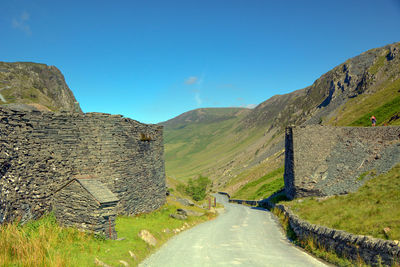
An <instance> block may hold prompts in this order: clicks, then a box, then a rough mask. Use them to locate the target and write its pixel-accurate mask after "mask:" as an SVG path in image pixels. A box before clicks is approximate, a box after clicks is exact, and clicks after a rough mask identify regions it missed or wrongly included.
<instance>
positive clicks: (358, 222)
mask: <svg viewBox="0 0 400 267" xmlns="http://www.w3.org/2000/svg"><path fill="white" fill-rule="evenodd" d="M286 205H288V206H289V207H290V208H291V209H292V211H293V212H295V213H296V214H297V215H299V216H300V217H301V218H303V219H305V220H307V221H309V222H310V223H313V224H319V225H324V226H327V227H330V228H334V229H340V230H344V231H347V232H350V233H354V234H360V235H370V236H373V237H377V238H381V239H391V240H399V239H400V209H399V207H400V164H398V165H396V166H395V167H394V168H392V169H391V170H390V171H389V172H387V173H384V174H381V175H378V176H375V177H373V178H372V179H370V180H369V181H367V182H366V183H365V184H364V185H363V186H362V187H361V188H360V189H359V190H358V191H356V192H354V193H350V194H347V195H343V196H333V197H330V198H328V199H316V198H305V199H303V200H302V201H301V202H299V201H296V200H295V201H290V202H286ZM384 229H386V230H384Z"/></svg>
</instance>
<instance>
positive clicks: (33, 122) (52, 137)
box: [0, 107, 165, 223]
mask: <svg viewBox="0 0 400 267" xmlns="http://www.w3.org/2000/svg"><path fill="white" fill-rule="evenodd" d="M163 150H164V149H163V136H162V126H157V125H146V124H142V123H139V122H137V121H134V120H131V119H128V118H124V117H122V116H120V115H109V114H103V113H86V114H77V113H64V112H62V113H49V112H48V113H41V112H38V111H33V112H21V111H16V110H10V109H6V108H2V107H0V223H1V222H4V221H13V220H15V219H17V218H18V219H20V220H21V222H24V221H27V220H29V219H31V218H38V217H40V216H41V215H42V214H43V213H45V212H46V211H49V210H51V205H50V204H51V203H50V199H51V197H52V194H53V193H54V192H55V191H56V190H58V189H59V188H60V187H61V186H62V185H65V184H67V183H68V182H69V181H71V180H72V179H73V178H72V177H74V176H76V175H82V174H83V175H84V174H91V175H93V176H96V177H99V179H100V181H101V182H102V183H104V184H105V185H106V186H107V187H108V188H109V189H110V190H111V191H112V192H113V193H114V194H115V195H116V196H117V197H118V199H119V200H120V201H119V202H118V204H117V214H128V215H129V214H137V213H142V212H148V211H152V210H154V209H157V208H158V207H160V206H161V205H162V204H163V203H164V202H165V170H164V159H163Z"/></svg>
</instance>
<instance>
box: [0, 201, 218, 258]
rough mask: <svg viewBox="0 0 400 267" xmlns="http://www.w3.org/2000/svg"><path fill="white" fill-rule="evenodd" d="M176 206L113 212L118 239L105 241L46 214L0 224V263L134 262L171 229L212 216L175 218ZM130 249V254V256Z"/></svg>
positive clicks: (168, 233)
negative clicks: (150, 239)
mask: <svg viewBox="0 0 400 267" xmlns="http://www.w3.org/2000/svg"><path fill="white" fill-rule="evenodd" d="M177 208H182V206H181V205H180V204H179V203H176V202H174V201H172V200H168V203H167V204H166V205H164V206H163V207H161V208H160V209H158V210H156V211H154V212H151V213H147V214H141V215H138V216H130V217H128V216H120V217H118V218H117V220H116V230H117V233H118V237H119V238H122V240H107V239H105V238H103V237H102V236H95V235H93V234H90V233H84V232H80V231H78V230H77V229H73V228H65V227H60V226H59V225H58V224H57V222H56V220H55V217H54V215H52V214H49V215H46V216H44V217H43V218H41V219H40V220H37V221H32V222H29V223H27V224H25V225H23V226H21V225H19V224H18V223H17V222H16V223H12V224H4V225H2V226H0V266H96V265H95V259H96V258H97V259H98V260H100V261H102V262H104V263H106V264H109V265H112V266H119V265H121V263H120V262H119V261H120V260H122V261H125V262H127V263H128V264H129V265H130V266H136V265H137V264H138V263H139V262H140V261H142V260H143V259H144V258H145V257H147V256H148V255H149V254H151V253H152V252H154V251H155V250H157V249H158V248H159V247H160V246H161V245H162V244H163V243H165V242H166V241H167V240H168V239H169V238H171V237H172V236H173V235H175V233H174V231H173V230H175V229H180V230H181V229H183V226H184V225H185V224H186V226H185V228H188V227H190V226H193V225H195V224H198V223H200V222H204V221H207V220H209V219H212V218H213V217H215V215H214V214H213V213H207V212H206V213H205V215H203V216H201V217H191V216H189V217H188V219H187V220H184V221H181V220H177V219H174V218H171V217H170V216H169V215H170V214H171V213H174V212H175V211H176V209H177ZM185 209H191V208H189V207H185ZM193 209H195V210H198V209H199V208H197V207H195V208H193ZM203 211H204V210H203ZM143 229H145V230H148V231H149V232H150V233H151V234H152V235H154V237H155V238H156V239H157V245H156V246H155V247H153V246H151V245H149V244H147V243H145V242H144V241H143V240H142V239H140V237H139V236H138V233H139V232H140V231H141V230H143ZM131 253H134V255H135V256H134V257H132V256H131Z"/></svg>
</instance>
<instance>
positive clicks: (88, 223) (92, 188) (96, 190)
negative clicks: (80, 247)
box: [52, 178, 118, 239]
mask: <svg viewBox="0 0 400 267" xmlns="http://www.w3.org/2000/svg"><path fill="white" fill-rule="evenodd" d="M52 203H53V207H52V208H53V211H54V214H55V216H56V219H57V221H58V222H59V223H60V224H62V225H65V226H73V227H77V228H80V229H83V230H85V231H89V232H94V233H97V234H102V235H104V236H106V237H107V238H110V239H116V238H117V233H116V231H115V216H116V212H115V207H116V205H117V203H118V198H117V197H116V196H115V195H114V194H113V193H112V192H111V191H110V190H109V189H108V188H107V187H106V186H105V185H104V184H103V183H102V182H100V180H99V179H94V178H75V179H74V180H72V181H70V182H69V183H67V184H66V185H65V186H63V187H61V188H60V189H59V190H58V191H56V193H55V194H54V195H53V199H52Z"/></svg>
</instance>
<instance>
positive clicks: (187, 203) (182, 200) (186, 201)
mask: <svg viewBox="0 0 400 267" xmlns="http://www.w3.org/2000/svg"><path fill="white" fill-rule="evenodd" d="M176 201H178V202H179V203H181V204H182V205H184V206H194V202H193V201H191V200H190V199H187V198H180V197H177V198H176Z"/></svg>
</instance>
